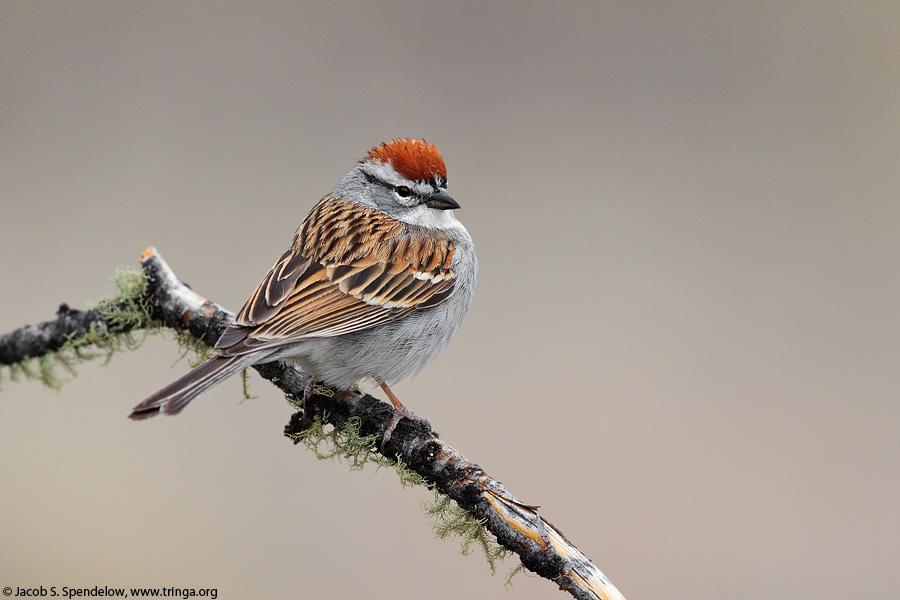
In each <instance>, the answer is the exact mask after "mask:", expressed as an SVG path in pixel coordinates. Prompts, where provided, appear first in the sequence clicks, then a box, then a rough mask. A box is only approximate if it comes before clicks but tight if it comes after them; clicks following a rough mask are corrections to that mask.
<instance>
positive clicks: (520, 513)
mask: <svg viewBox="0 0 900 600" xmlns="http://www.w3.org/2000/svg"><path fill="white" fill-rule="evenodd" d="M141 265H142V267H143V269H144V272H145V273H146V275H147V279H148V282H149V285H148V288H147V300H148V301H149V305H150V310H151V313H152V315H153V316H154V318H156V319H158V320H159V321H161V322H163V323H165V325H166V326H167V327H170V328H173V329H177V330H180V331H189V332H190V333H191V335H193V336H194V337H196V338H198V339H201V340H203V341H205V342H206V343H207V344H209V345H213V344H214V343H215V341H216V340H217V339H218V337H219V335H221V333H222V331H223V330H224V328H225V327H226V326H227V324H228V323H229V322H230V321H231V319H232V317H233V313H231V312H229V311H228V310H226V309H224V308H222V307H221V306H219V305H218V304H216V303H214V302H212V301H210V300H207V299H205V298H203V297H202V296H200V295H199V294H197V293H195V292H194V291H193V290H191V289H190V288H189V287H188V286H187V285H185V284H184V283H183V282H182V281H181V280H180V279H179V278H178V277H177V276H176V275H175V273H174V271H172V269H171V268H170V267H169V265H168V264H166V262H165V261H164V260H163V259H162V257H161V256H160V255H159V253H158V252H157V251H156V249H155V248H152V247H151V248H148V249H147V250H145V251H144V254H143V255H142V256H141ZM59 315H60V316H59V317H58V318H57V320H56V321H48V322H46V323H41V324H39V325H36V326H28V327H24V328H21V329H19V330H17V331H14V332H11V333H9V334H6V335H4V336H0V363H4V364H12V363H14V362H17V360H23V359H24V358H27V357H34V356H40V355H41V354H45V353H47V352H52V351H53V350H55V349H58V348H59V347H60V346H62V344H63V343H64V342H65V340H66V336H68V335H72V334H73V333H77V332H78V331H80V330H84V331H87V330H88V329H90V328H91V327H92V326H93V327H95V328H97V327H106V328H112V327H113V326H114V324H110V323H107V322H106V321H105V320H104V316H103V314H102V313H99V312H97V311H88V312H87V313H82V312H81V311H72V310H71V309H69V308H68V307H67V306H65V305H62V306H61V307H60V312H59ZM92 324H93V325H92ZM109 330H110V331H112V330H113V329H109ZM122 331H127V329H122ZM60 332H62V333H60ZM254 368H255V369H256V370H257V371H259V373H260V374H261V375H262V376H263V377H264V378H265V379H268V380H269V381H271V382H272V383H273V384H275V385H276V386H277V387H278V388H280V389H281V390H282V391H284V392H285V393H286V394H289V395H291V396H293V397H294V398H300V397H302V396H303V393H304V389H305V387H306V385H307V383H308V382H309V376H308V375H306V374H305V373H303V372H302V371H299V370H297V369H294V368H293V367H292V366H291V365H289V364H287V363H283V362H277V363H268V364H263V365H256V366H255V367H254ZM392 414H393V409H392V408H391V406H390V405H388V404H386V403H384V402H381V401H379V400H378V399H376V398H374V397H372V396H370V395H368V394H365V395H363V394H359V393H350V394H338V395H337V396H336V397H326V396H324V395H319V394H315V395H313V396H312V397H311V398H309V399H307V402H306V411H305V412H304V411H301V412H298V413H296V414H294V415H293V416H292V417H291V421H290V423H289V424H288V425H287V427H286V431H287V432H288V433H298V432H301V431H304V430H305V429H306V428H307V427H309V425H310V424H311V423H312V419H313V417H314V416H319V417H320V418H323V419H326V420H327V421H328V422H329V423H331V424H332V425H334V426H336V427H339V426H341V425H343V424H344V423H345V422H346V421H347V420H348V419H350V418H351V417H353V418H355V419H358V423H359V433H360V434H361V435H374V436H376V437H377V439H378V441H379V442H380V439H381V437H382V436H383V433H384V430H385V428H386V427H387V425H388V423H389V422H390V419H391V416H392ZM375 447H376V448H378V447H379V445H378V444H376V446H375ZM384 454H385V455H386V456H388V457H389V458H391V459H400V460H402V461H403V462H404V463H405V464H406V465H408V466H409V468H410V469H412V470H413V471H415V472H416V473H418V474H419V475H421V476H422V477H423V478H424V479H425V481H426V482H428V483H429V484H430V485H432V486H434V487H435V488H436V489H437V490H439V491H440V492H443V493H445V494H447V495H448V496H449V497H450V498H452V499H453V500H455V501H456V503H457V504H458V505H459V506H460V507H461V508H463V509H464V510H466V511H468V512H469V513H470V514H472V515H473V516H474V517H475V518H477V519H482V520H484V523H485V527H486V528H487V529H488V531H490V532H491V533H493V534H494V535H495V536H496V538H497V542H498V543H500V544H501V545H502V546H503V547H505V548H506V549H508V550H510V551H512V552H515V553H516V554H518V555H519V557H520V559H521V561H522V564H523V565H524V566H525V567H526V568H528V569H529V570H531V571H533V572H535V573H536V574H538V575H540V576H541V577H545V578H547V579H549V580H551V581H553V582H555V583H556V584H558V585H559V587H560V589H563V590H566V591H568V592H569V593H570V594H572V596H574V597H575V598H579V599H581V598H584V599H587V598H593V599H597V598H599V599H603V600H624V597H623V596H622V595H621V594H620V593H619V591H618V590H617V589H616V588H615V586H614V585H613V584H612V583H611V582H610V581H609V579H607V578H606V576H605V575H603V573H601V572H600V570H599V569H598V568H597V567H596V566H594V564H593V563H592V562H591V561H590V560H589V559H588V558H587V557H586V556H585V555H584V554H582V553H581V552H580V551H579V550H578V549H577V548H576V547H575V546H574V545H572V543H571V542H569V541H568V540H567V539H566V538H565V536H563V534H562V533H561V532H560V531H559V530H558V529H557V528H556V527H554V526H553V525H552V524H551V523H550V522H549V521H547V520H545V519H544V518H543V517H541V516H540V514H539V513H538V507H537V506H533V505H530V504H526V503H524V502H522V501H520V500H518V499H517V498H516V497H515V496H513V495H512V494H511V493H510V492H509V491H508V490H507V489H506V488H505V487H504V486H503V484H502V483H500V482H499V481H497V480H496V479H493V478H492V477H490V476H489V475H487V474H486V473H485V472H484V471H483V470H482V469H481V467H479V466H478V465H477V464H475V463H473V462H471V461H469V460H468V459H467V458H466V457H465V456H463V455H462V454H460V453H459V452H458V451H457V450H456V449H454V448H452V447H451V446H450V445H448V444H446V443H444V442H443V441H441V440H440V439H438V438H437V436H436V435H435V433H434V432H433V431H432V430H431V429H429V428H428V427H427V426H426V425H424V424H422V423H419V422H411V421H408V420H405V419H404V420H402V421H401V422H400V424H399V425H398V426H397V428H396V430H395V431H394V433H393V436H392V437H391V439H390V440H389V441H388V443H387V445H386V447H385V448H384Z"/></svg>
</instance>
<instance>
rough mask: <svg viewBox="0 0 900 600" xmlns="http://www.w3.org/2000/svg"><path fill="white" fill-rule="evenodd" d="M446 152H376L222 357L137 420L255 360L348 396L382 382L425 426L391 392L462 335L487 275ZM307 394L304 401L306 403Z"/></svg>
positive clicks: (241, 320)
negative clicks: (459, 212) (450, 186)
mask: <svg viewBox="0 0 900 600" xmlns="http://www.w3.org/2000/svg"><path fill="white" fill-rule="evenodd" d="M458 208H460V205H459V203H458V202H457V201H456V200H455V199H454V198H453V196H451V195H450V193H449V192H448V190H447V169H446V166H445V163H444V159H443V158H442V157H441V154H440V152H439V151H438V149H437V148H436V147H435V146H434V145H433V144H430V143H428V142H426V141H424V140H417V139H410V138H402V139H394V140H392V141H389V142H385V143H383V144H381V145H379V146H376V147H374V148H372V149H371V150H370V151H369V152H368V153H367V154H366V156H365V157H364V158H363V159H362V160H360V161H359V162H357V163H356V164H355V165H354V166H353V168H352V169H350V171H349V172H348V173H347V174H346V175H345V176H344V177H343V178H342V179H341V180H340V181H339V182H338V183H337V185H336V186H335V187H334V189H333V190H332V191H331V192H330V193H328V194H326V195H325V196H324V197H323V198H322V199H321V200H320V201H319V202H318V203H317V204H315V206H313V208H312V209H311V210H310V212H309V214H307V216H306V218H305V219H304V220H303V222H302V223H301V225H300V227H299V228H298V229H297V231H296V233H295V234H294V238H293V241H292V243H291V246H290V248H288V249H287V250H286V251H285V252H284V254H282V255H281V258H279V259H278V261H277V262H276V263H275V264H274V265H273V266H272V268H271V269H269V272H268V273H267V274H266V275H265V277H264V278H263V279H262V281H261V282H260V283H259V285H258V286H257V287H256V290H255V291H254V292H253V294H251V295H250V297H249V298H248V299H247V301H246V302H245V303H244V305H243V307H242V308H241V310H240V311H239V312H238V313H237V314H236V315H235V317H234V319H233V320H232V321H231V323H230V324H229V325H228V326H227V327H226V329H225V331H224V332H223V334H222V335H221V337H220V338H219V339H218V341H217V342H216V344H215V346H214V348H215V350H216V356H214V357H213V358H211V359H210V360H208V361H207V362H205V363H203V364H202V365H200V366H199V367H197V368H195V369H194V370H192V371H190V372H189V373H187V374H186V375H184V376H183V377H181V378H180V379H178V380H176V381H175V382H173V383H171V384H169V385H167V386H166V387H164V388H162V389H161V390H159V391H157V392H156V393H154V394H153V395H151V396H149V397H148V398H147V399H146V400H144V401H143V402H141V403H140V404H138V405H137V406H135V407H134V409H133V410H132V412H131V414H130V415H129V416H130V418H131V419H134V420H142V419H147V418H149V417H153V416H156V415H158V414H161V413H162V414H167V415H175V414H178V413H180V412H181V411H182V410H184V408H185V407H186V406H187V405H188V404H190V403H191V402H192V401H193V400H194V399H195V398H197V397H198V396H200V395H201V394H203V393H204V392H207V391H208V390H210V389H211V388H213V387H214V386H216V385H218V384H219V383H221V382H222V381H224V380H225V379H227V378H228V377H231V376H232V375H235V374H236V373H239V372H241V371H243V370H244V369H246V368H247V367H250V366H252V365H255V364H260V363H267V362H273V361H277V360H287V361H292V362H293V363H295V364H296V365H297V366H299V367H300V368H301V369H302V370H303V371H304V372H306V373H307V374H308V375H309V376H310V377H311V378H312V379H311V380H310V384H309V385H307V387H306V395H309V393H310V390H311V389H312V384H313V382H322V383H326V384H328V385H330V386H333V387H335V388H336V389H338V390H341V391H347V390H349V389H351V388H352V387H353V386H354V385H357V384H359V383H360V382H362V381H364V380H369V379H371V380H374V382H375V383H376V384H378V385H379V386H380V387H381V388H382V389H383V390H384V392H385V393H386V394H387V396H388V398H389V399H390V401H391V403H392V405H393V408H394V413H393V415H392V418H391V421H390V423H389V424H388V426H387V428H386V429H385V433H384V434H383V442H382V449H383V448H384V443H386V442H387V441H388V439H390V437H391V433H392V432H393V430H394V428H395V427H396V426H397V424H398V423H399V421H400V420H401V419H403V418H407V419H411V420H419V421H423V419H419V418H418V417H416V416H415V415H414V414H413V413H412V411H410V410H408V409H407V408H406V407H405V406H404V405H403V404H402V403H401V402H400V401H399V399H397V397H396V395H395V394H394V393H393V392H392V391H391V389H390V385H393V384H395V383H397V382H399V381H401V380H403V379H405V378H407V377H409V376H411V375H414V374H416V373H417V372H418V371H419V370H420V369H421V368H422V367H424V366H425V364H426V363H428V362H429V361H430V360H432V359H433V358H434V357H435V356H436V355H437V354H438V352H440V350H441V349H443V348H444V347H445V346H446V345H447V344H448V343H449V341H450V339H451V338H452V337H453V336H454V335H455V334H456V332H457V330H458V329H459V327H460V325H461V323H462V320H463V317H464V316H465V314H466V312H467V311H468V309H469V306H470V305H471V303H472V296H473V293H474V291H475V285H476V282H477V277H478V261H477V259H476V257H475V246H474V243H473V241H472V238H471V236H470V235H469V233H468V231H466V228H465V227H464V226H463V225H462V223H461V222H460V221H459V220H458V219H457V218H456V216H455V215H454V212H453V211H454V210H456V209H458ZM304 401H305V398H304Z"/></svg>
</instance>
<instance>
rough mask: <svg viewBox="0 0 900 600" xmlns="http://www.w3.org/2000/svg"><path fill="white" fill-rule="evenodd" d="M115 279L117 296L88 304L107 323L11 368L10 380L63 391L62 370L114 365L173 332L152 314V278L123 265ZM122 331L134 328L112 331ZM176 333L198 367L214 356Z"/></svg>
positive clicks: (195, 341) (71, 373) (199, 343)
mask: <svg viewBox="0 0 900 600" xmlns="http://www.w3.org/2000/svg"><path fill="white" fill-rule="evenodd" d="M114 280H115V286H116V289H117V292H118V293H117V294H116V295H115V296H112V297H110V298H105V299H103V300H100V301H99V302H95V303H93V304H90V303H89V304H88V310H91V309H97V310H99V311H100V313H101V314H102V315H103V318H104V319H105V322H104V323H99V324H97V323H94V324H91V326H90V329H88V330H87V331H83V332H79V333H76V334H73V335H71V336H69V338H68V339H67V340H66V342H65V343H64V344H63V345H62V346H61V347H60V348H59V349H58V350H56V351H54V352H50V353H48V354H45V355H44V356H41V357H37V358H26V359H25V360H23V361H21V362H19V363H17V364H15V365H9V366H8V368H7V371H8V373H9V379H11V380H12V381H18V380H19V379H20V378H24V379H31V380H36V381H40V382H41V383H43V384H44V386H46V387H47V388H50V389H52V390H59V389H60V388H61V387H62V384H63V383H64V380H63V378H62V377H60V374H59V372H60V369H62V370H64V371H65V372H66V373H68V375H69V376H70V377H73V376H75V367H76V365H78V364H79V363H83V362H86V361H89V360H94V359H97V358H102V359H103V364H104V365H105V364H109V362H110V361H111V360H112V358H113V356H114V355H116V354H117V353H119V352H121V351H123V350H135V349H137V348H138V347H139V346H140V345H141V344H142V343H143V341H144V340H145V339H146V338H147V336H148V335H149V334H152V333H159V332H161V331H169V330H168V329H164V328H163V327H162V323H161V322H159V321H157V320H156V319H154V318H153V317H152V315H151V313H150V304H149V301H148V299H147V297H146V295H147V277H146V275H145V273H144V272H143V271H141V270H139V269H134V268H131V267H122V268H120V269H118V270H117V271H116V274H115V277H114ZM122 327H130V328H131V330H129V331H110V328H113V329H116V328H122ZM173 334H174V337H175V340H176V341H177V342H178V345H179V347H181V349H182V355H183V356H186V355H194V356H197V357H198V358H197V359H196V360H197V361H198V362H196V364H200V363H201V362H204V360H206V359H207V358H209V357H210V356H212V354H213V351H212V350H211V349H210V348H209V346H207V345H206V344H205V343H204V342H202V341H201V340H198V339H196V338H195V337H193V336H192V335H190V334H189V333H187V332H173ZM191 362H192V363H193V362H194V360H191ZM0 383H2V378H0Z"/></svg>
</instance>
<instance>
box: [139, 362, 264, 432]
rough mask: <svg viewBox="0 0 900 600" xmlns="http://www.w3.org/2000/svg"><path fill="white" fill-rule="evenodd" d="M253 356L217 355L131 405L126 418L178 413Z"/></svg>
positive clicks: (242, 366) (247, 365)
mask: <svg viewBox="0 0 900 600" xmlns="http://www.w3.org/2000/svg"><path fill="white" fill-rule="evenodd" d="M253 362H255V361H253V359H252V358H248V356H247V355H246V354H245V355H241V356H216V357H215V358H212V359H210V360H208V361H206V362H205V363H203V364H202V365H200V366H199V367H197V368H196V369H194V370H193V371H191V372H190V373H188V374H187V375H185V376H184V377H182V378H181V379H179V380H177V381H175V382H174V383H170V384H169V385H167V386H166V387H164V388H163V389H161V390H159V391H158V392H156V393H155V394H153V395H152V396H150V397H149V398H147V399H146V400H144V401H143V402H141V403H140V404H138V405H137V406H135V407H134V410H132V411H131V414H130V415H128V416H129V418H131V419H134V420H136V421H139V420H141V419H149V418H150V417H155V416H156V415H158V414H159V413H161V412H163V413H166V414H167V415H177V414H178V413H180V412H181V411H182V410H184V407H185V406H187V405H188V404H190V403H191V401H192V400H193V399H194V398H196V397H197V396H199V395H200V394H202V393H204V392H207V391H209V390H210V389H211V388H213V387H214V386H216V385H218V384H220V383H222V382H223V381H224V380H225V379H227V378H228V377H231V376H232V375H234V374H235V373H238V372H240V371H243V370H244V369H246V368H247V367H249V366H250V365H251V364H253Z"/></svg>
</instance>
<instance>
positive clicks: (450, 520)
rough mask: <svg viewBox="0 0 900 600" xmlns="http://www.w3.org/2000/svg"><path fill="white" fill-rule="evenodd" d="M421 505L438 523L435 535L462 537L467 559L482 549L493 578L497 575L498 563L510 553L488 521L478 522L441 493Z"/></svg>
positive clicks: (463, 551)
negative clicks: (493, 534)
mask: <svg viewBox="0 0 900 600" xmlns="http://www.w3.org/2000/svg"><path fill="white" fill-rule="evenodd" d="M421 505H422V510H423V511H425V514H426V515H428V516H429V517H430V518H431V519H433V520H434V524H433V525H432V527H431V529H432V531H434V535H435V536H437V537H438V538H440V539H445V538H448V537H459V538H460V540H461V541H460V544H461V545H462V553H463V556H468V555H469V554H471V553H472V548H473V546H475V547H479V548H481V550H482V552H484V557H485V559H487V562H488V567H489V568H490V569H491V575H496V574H497V564H498V563H499V562H500V561H502V560H503V559H505V558H506V556H507V555H508V554H510V551H509V550H507V549H506V548H504V547H502V546H500V545H499V544H497V543H496V542H495V541H493V540H492V539H490V537H489V536H488V531H487V529H485V527H484V524H485V521H484V519H476V518H475V517H473V516H472V515H471V514H470V513H469V512H467V511H466V510H464V509H463V508H461V507H460V506H459V505H458V504H456V502H454V501H453V500H452V499H451V498H450V497H449V496H446V495H444V494H441V493H440V492H438V491H435V493H434V501H433V502H426V501H422V502H421Z"/></svg>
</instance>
